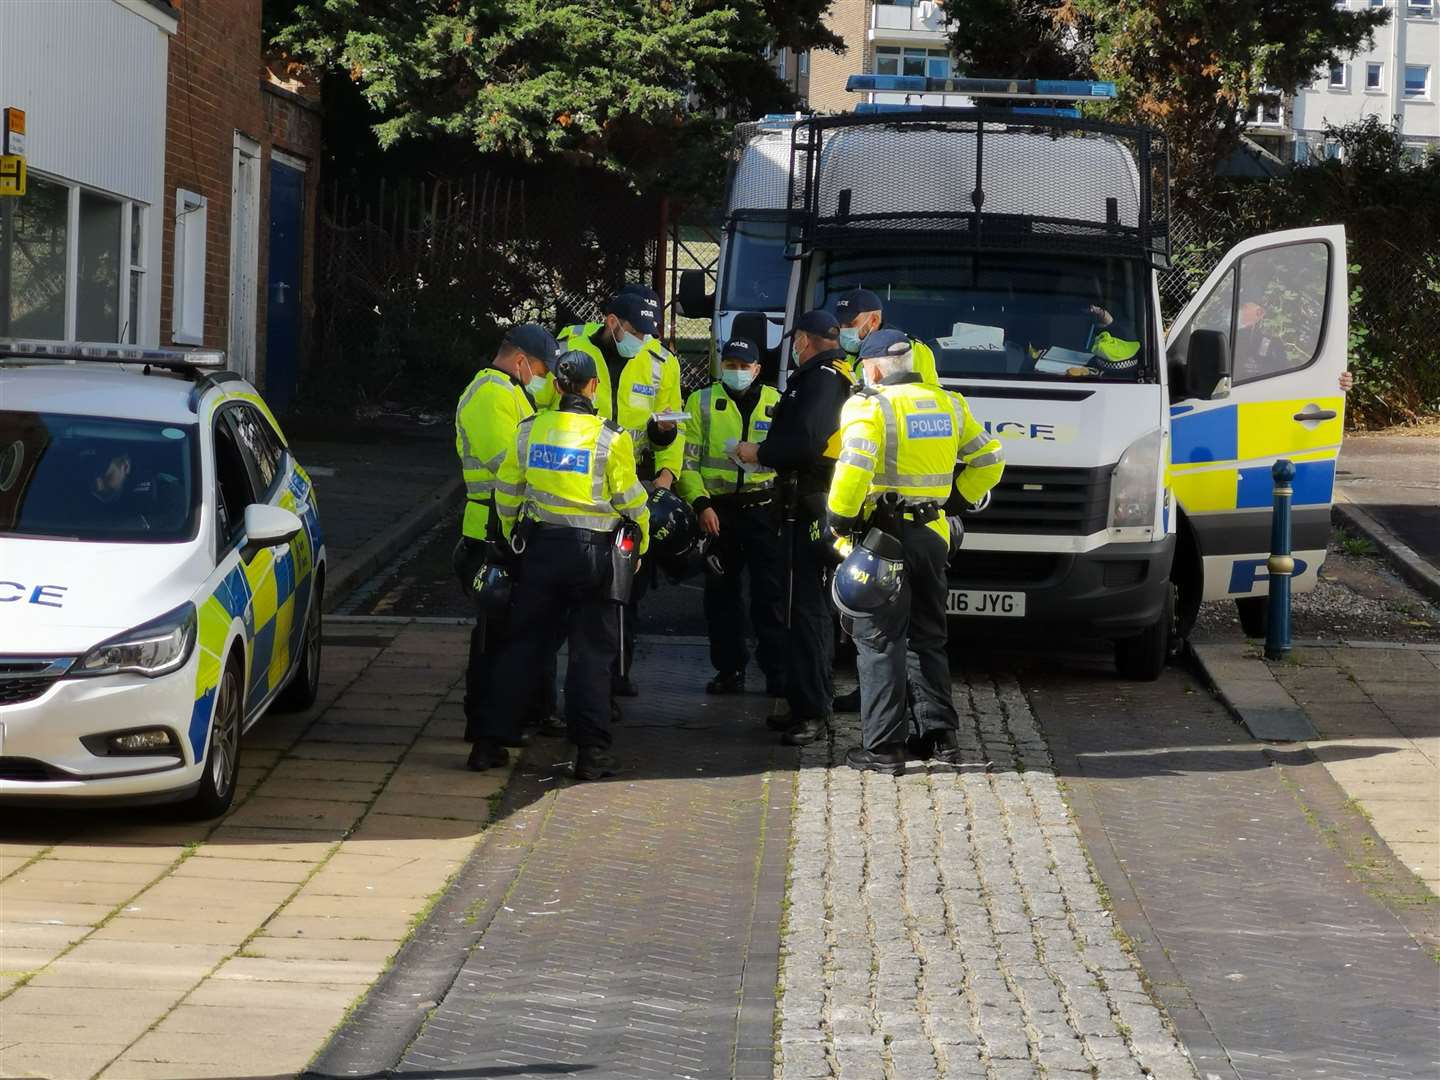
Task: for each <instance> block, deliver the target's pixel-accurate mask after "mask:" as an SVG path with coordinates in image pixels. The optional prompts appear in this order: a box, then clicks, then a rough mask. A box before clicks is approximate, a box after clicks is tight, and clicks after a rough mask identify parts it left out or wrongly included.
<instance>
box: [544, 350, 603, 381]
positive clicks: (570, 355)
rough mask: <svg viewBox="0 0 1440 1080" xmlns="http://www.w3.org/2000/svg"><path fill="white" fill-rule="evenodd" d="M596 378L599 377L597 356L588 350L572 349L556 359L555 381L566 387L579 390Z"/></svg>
mask: <svg viewBox="0 0 1440 1080" xmlns="http://www.w3.org/2000/svg"><path fill="white" fill-rule="evenodd" d="M595 378H599V372H597V371H596V370H595V358H594V357H593V356H591V355H590V354H589V353H587V352H581V351H580V350H579V349H571V350H570V351H569V352H567V353H561V354H560V359H558V360H556V361H555V381H556V382H557V383H559V384H560V385H561V386H563V387H565V388H566V389H569V390H578V389H580V387H582V386H584V385H585V384H586V383H588V382H589V381H590V380H591V379H595Z"/></svg>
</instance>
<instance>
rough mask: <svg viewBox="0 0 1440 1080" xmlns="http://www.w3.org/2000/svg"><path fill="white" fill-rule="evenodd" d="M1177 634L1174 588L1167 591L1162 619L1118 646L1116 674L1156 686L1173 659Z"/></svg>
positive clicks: (1116, 648)
mask: <svg viewBox="0 0 1440 1080" xmlns="http://www.w3.org/2000/svg"><path fill="white" fill-rule="evenodd" d="M1177 640H1178V635H1177V634H1176V633H1175V586H1174V584H1173V583H1171V584H1170V586H1169V587H1168V588H1167V589H1166V590H1165V606H1164V607H1163V608H1161V609H1160V617H1159V618H1158V619H1156V620H1155V621H1154V622H1153V623H1151V624H1150V625H1149V626H1147V627H1146V628H1145V629H1144V630H1142V631H1141V632H1140V633H1138V634H1136V635H1135V636H1134V637H1131V638H1125V639H1123V640H1121V641H1117V642H1115V670H1116V672H1117V673H1118V674H1119V675H1120V677H1121V678H1122V679H1133V680H1134V681H1136V682H1154V681H1155V680H1156V679H1158V678H1159V677H1160V673H1161V672H1162V671H1164V670H1165V663H1166V661H1167V660H1169V659H1170V656H1171V643H1172V642H1174V641H1177Z"/></svg>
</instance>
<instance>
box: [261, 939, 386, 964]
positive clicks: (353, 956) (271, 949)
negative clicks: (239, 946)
mask: <svg viewBox="0 0 1440 1080" xmlns="http://www.w3.org/2000/svg"><path fill="white" fill-rule="evenodd" d="M395 947H396V946H395V942H393V941H362V940H359V939H356V938H315V937H304V938H279V937H276V938H272V937H264V936H261V937H257V938H252V939H251V940H250V941H248V942H247V943H246V945H245V952H246V954H247V955H251V956H266V957H271V958H273V959H276V960H365V961H371V962H373V963H376V964H380V965H381V966H383V965H384V964H385V962H386V961H387V960H389V959H390V957H392V956H394V955H395Z"/></svg>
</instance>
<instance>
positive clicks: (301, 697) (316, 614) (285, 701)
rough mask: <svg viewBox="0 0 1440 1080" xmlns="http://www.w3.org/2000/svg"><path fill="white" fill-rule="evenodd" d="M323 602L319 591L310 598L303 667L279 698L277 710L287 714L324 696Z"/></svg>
mask: <svg viewBox="0 0 1440 1080" xmlns="http://www.w3.org/2000/svg"><path fill="white" fill-rule="evenodd" d="M320 601H321V595H320V592H319V590H316V592H315V595H314V596H312V597H311V598H310V611H309V613H308V614H306V616H305V636H304V637H303V638H302V639H301V641H300V666H299V668H298V669H296V671H295V674H294V676H293V677H292V678H291V679H290V682H289V683H287V684H286V686H285V689H284V690H282V691H280V696H279V697H278V698H276V699H275V705H276V707H277V708H279V709H284V710H285V711H287V712H299V711H300V710H301V709H308V708H309V707H310V706H311V705H314V704H315V698H316V697H318V696H319V694H320V646H321V639H322V634H323V629H324V628H323V627H322V625H321V614H320V606H321V605H320Z"/></svg>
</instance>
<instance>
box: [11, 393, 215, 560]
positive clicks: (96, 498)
mask: <svg viewBox="0 0 1440 1080" xmlns="http://www.w3.org/2000/svg"><path fill="white" fill-rule="evenodd" d="M197 430H198V429H197V428H196V427H195V425H193V424H188V425H185V424H159V423H149V422H145V421H140V420H115V419H110V418H108V417H97V416H69V415H63V414H59V413H42V412H18V411H11V410H0V536H34V537H50V538H55V539H63V540H90V541H99V542H124V543H172V542H176V541H181V540H189V539H190V538H192V537H193V536H194V535H195V523H196V518H197V505H198V503H199V499H198V498H197V497H196V496H197V494H198V491H199V479H198V461H199V454H198V452H197V447H198V435H197Z"/></svg>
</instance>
